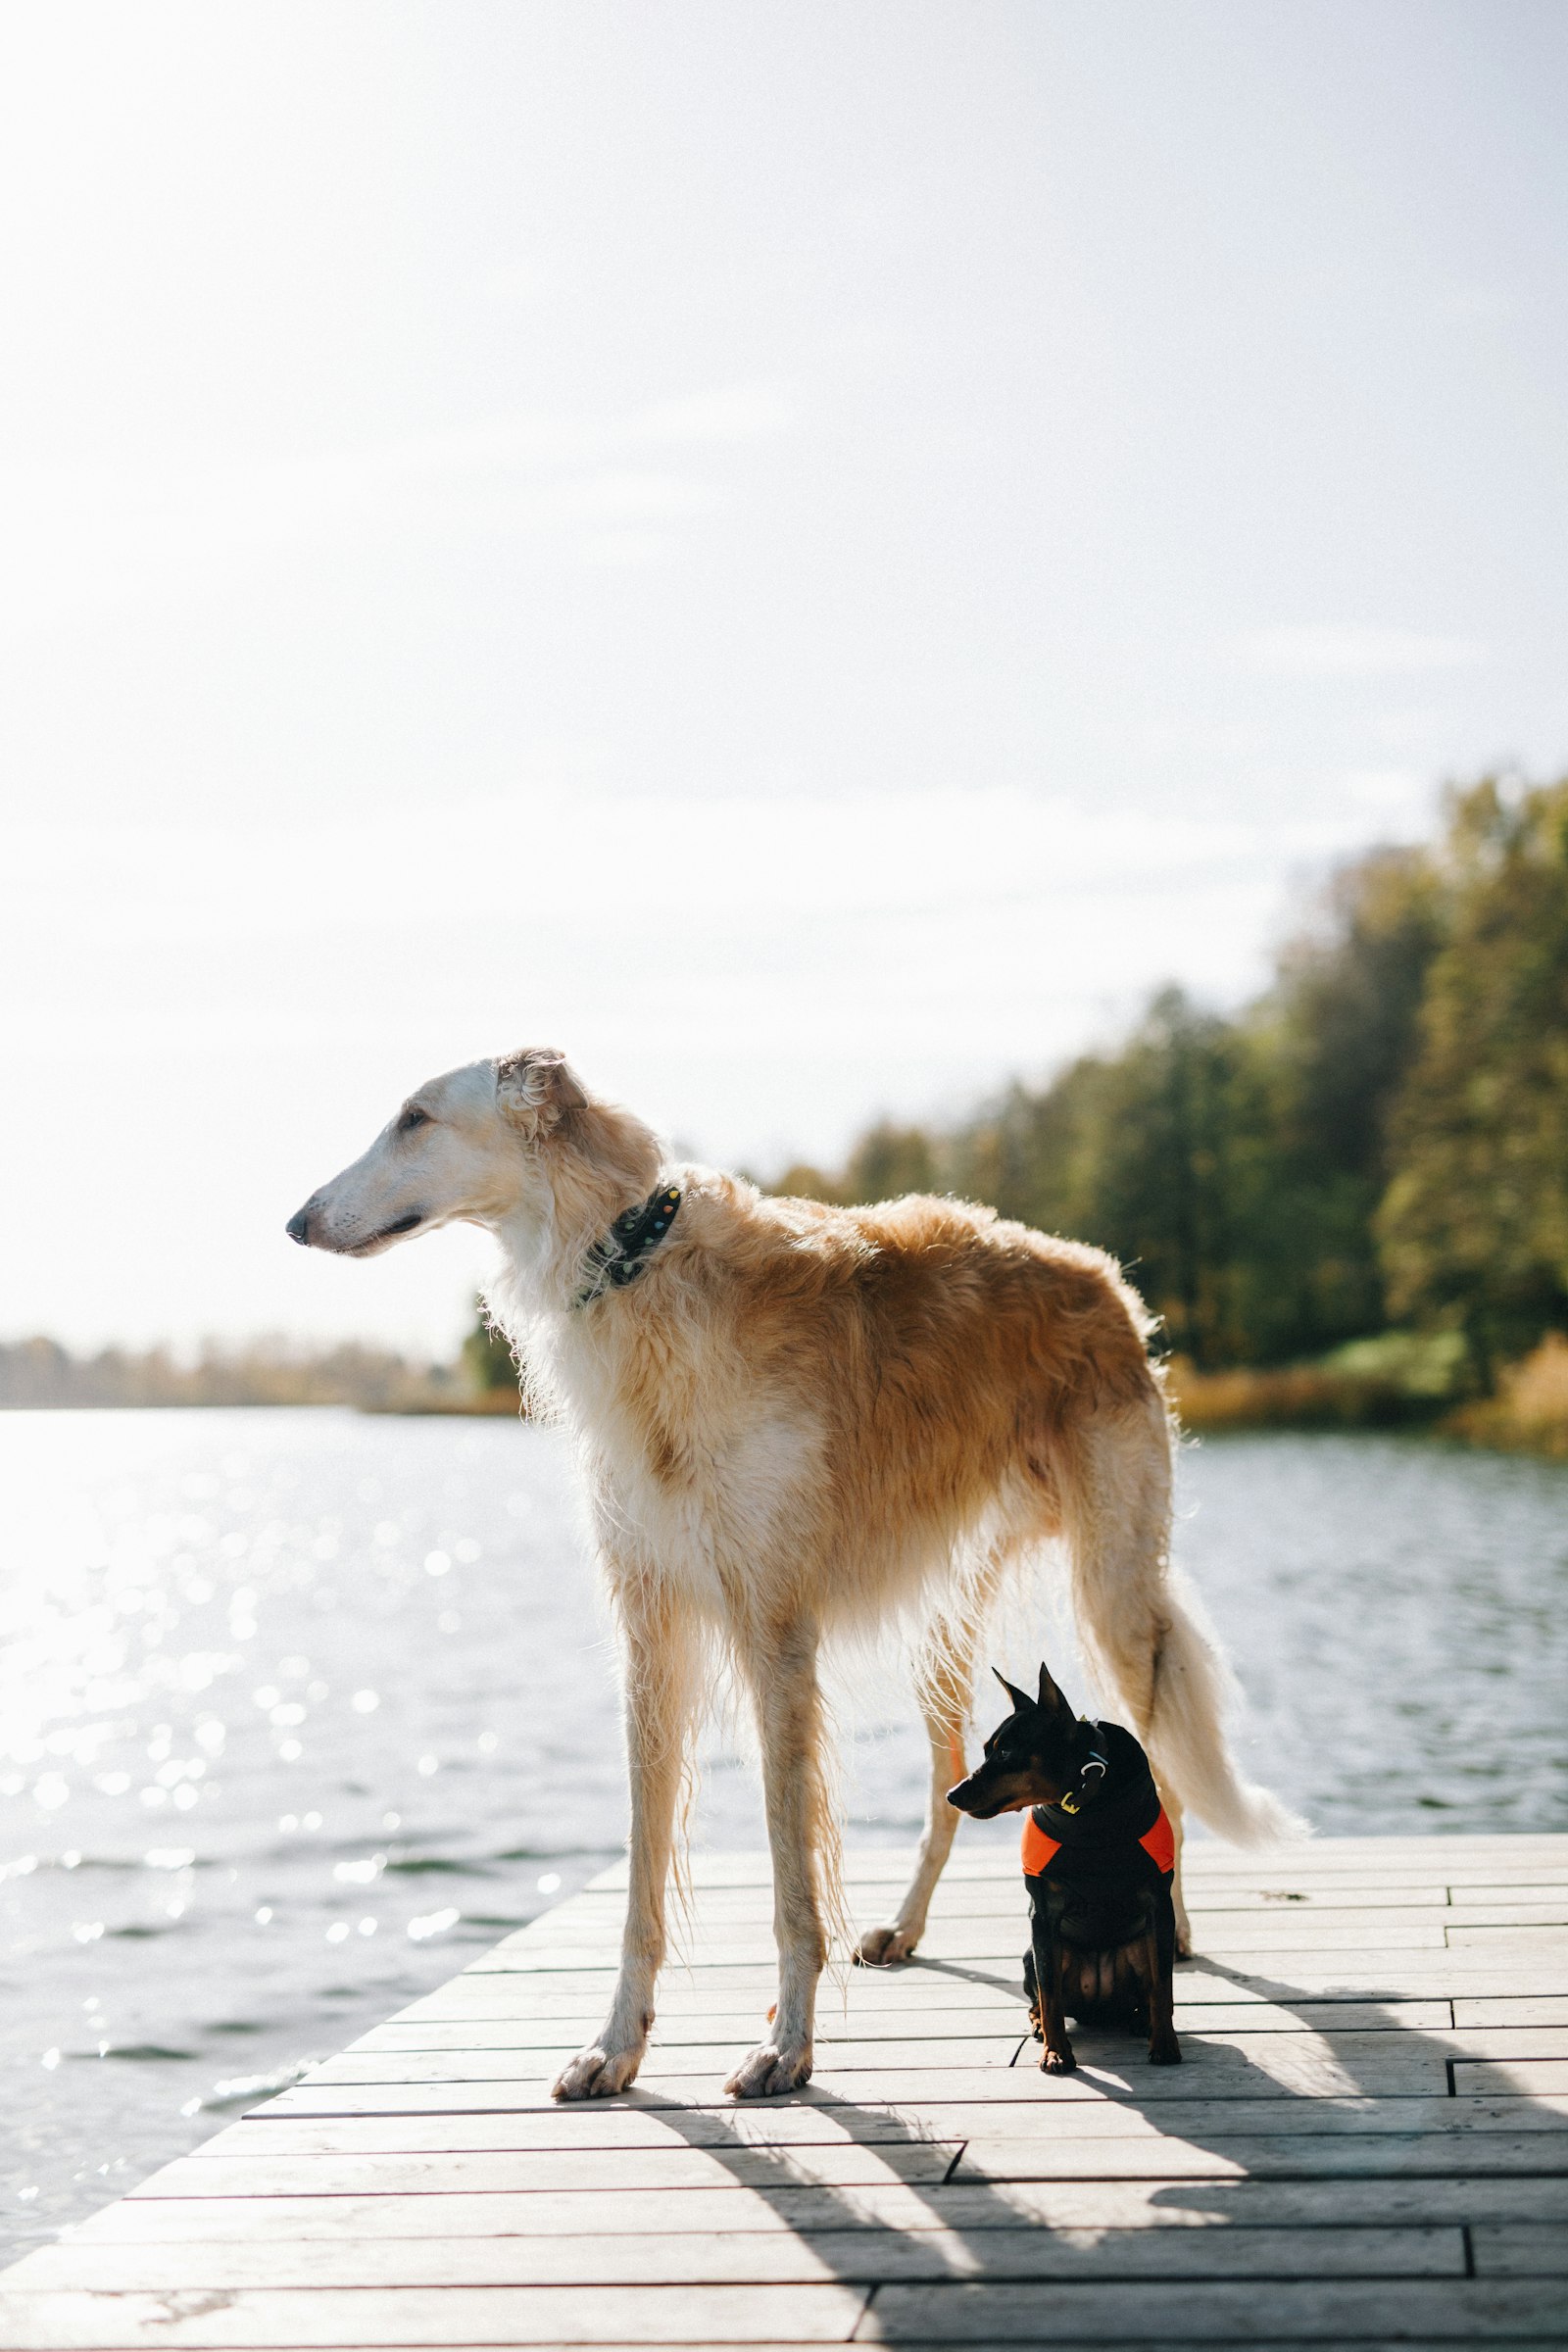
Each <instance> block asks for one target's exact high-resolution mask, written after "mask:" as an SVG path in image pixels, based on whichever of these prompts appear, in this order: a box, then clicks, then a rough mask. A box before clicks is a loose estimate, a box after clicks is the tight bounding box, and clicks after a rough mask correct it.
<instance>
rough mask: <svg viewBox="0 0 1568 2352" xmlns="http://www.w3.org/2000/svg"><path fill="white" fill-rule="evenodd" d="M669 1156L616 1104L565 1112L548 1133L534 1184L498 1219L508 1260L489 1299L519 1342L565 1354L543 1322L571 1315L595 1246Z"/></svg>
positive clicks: (642, 1196)
mask: <svg viewBox="0 0 1568 2352" xmlns="http://www.w3.org/2000/svg"><path fill="white" fill-rule="evenodd" d="M663 1164H664V1153H663V1150H662V1146H661V1144H660V1140H659V1138H658V1136H656V1135H655V1133H654V1131H653V1129H652V1128H651V1127H649V1126H647V1125H645V1124H644V1122H643V1121H642V1120H641V1119H639V1118H636V1117H634V1116H633V1114H632V1113H631V1112H630V1111H629V1110H620V1109H618V1108H616V1107H615V1106H614V1105H613V1104H612V1103H587V1104H585V1105H584V1106H583V1107H582V1108H580V1109H576V1110H570V1111H567V1112H566V1113H565V1114H564V1116H563V1117H562V1118H561V1119H560V1121H559V1122H558V1124H557V1125H556V1126H555V1128H554V1129H553V1130H552V1131H551V1133H550V1134H549V1135H548V1136H546V1137H545V1138H543V1139H542V1141H541V1142H540V1144H539V1146H538V1147H537V1149H536V1151H535V1152H533V1153H532V1154H531V1155H530V1164H529V1169H528V1176H529V1182H528V1185H527V1187H526V1191H525V1192H523V1193H522V1194H520V1195H519V1198H518V1201H517V1202H516V1205H515V1208H514V1209H512V1210H511V1211H510V1212H509V1213H508V1214H507V1215H506V1216H504V1217H502V1218H501V1219H499V1220H498V1222H497V1224H496V1227H495V1232H496V1238H497V1240H498V1241H499V1242H500V1244H501V1250H502V1258H503V1264H502V1269H501V1272H500V1274H499V1276H498V1277H497V1279H496V1280H495V1281H494V1282H493V1283H492V1284H491V1286H490V1289H489V1294H488V1297H489V1303H490V1307H491V1310H492V1312H493V1313H494V1314H495V1315H496V1317H497V1320H498V1321H499V1322H500V1323H501V1325H502V1327H503V1329H504V1330H505V1331H506V1332H507V1333H508V1335H509V1336H510V1337H511V1338H512V1339H513V1341H514V1342H515V1343H516V1344H517V1345H518V1346H519V1347H523V1346H525V1345H529V1344H530V1343H532V1345H533V1346H537V1345H539V1343H540V1342H543V1343H544V1346H545V1351H546V1352H547V1353H548V1355H549V1356H550V1357H551V1358H555V1357H556V1356H558V1355H559V1353H560V1349H559V1348H558V1346H557V1345H556V1344H555V1340H556V1337H557V1335H555V1334H552V1333H551V1332H549V1331H548V1329H546V1328H543V1327H546V1326H548V1325H550V1324H552V1323H555V1322H557V1321H559V1320H561V1319H563V1318H566V1317H569V1316H570V1314H571V1309H572V1301H573V1300H574V1299H575V1298H576V1297H577V1294H578V1292H579V1290H580V1289H581V1286H582V1281H583V1272H584V1267H585V1265H586V1262H587V1258H588V1252H589V1250H591V1249H592V1248H593V1245H594V1244H595V1243H596V1242H598V1241H601V1240H602V1239H603V1238H604V1236H605V1235H606V1234H607V1233H608V1232H609V1231H610V1228H611V1226H612V1225H613V1223H614V1221H615V1219H616V1218H617V1217H618V1216H619V1215H620V1214H621V1213H622V1211H623V1210H625V1209H628V1208H631V1207H634V1206H635V1205H636V1203H637V1202H638V1201H645V1200H646V1199H647V1197H648V1195H649V1194H650V1193H651V1192H652V1191H653V1189H654V1187H655V1185H656V1184H657V1183H658V1181H659V1175H660V1170H661V1169H662V1166H663ZM530 1351H531V1350H530Z"/></svg>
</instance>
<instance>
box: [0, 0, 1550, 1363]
mask: <svg viewBox="0 0 1568 2352" xmlns="http://www.w3.org/2000/svg"><path fill="white" fill-rule="evenodd" d="M0 55H3V58H4V62H5V66H6V71H5V73H3V74H0V186H3V188H4V191H5V197H6V202H5V204H4V226H3V228H0V287H3V290H4V299H5V302H6V306H7V317H8V321H9V324H10V328H11V335H10V341H11V348H12V354H13V364H12V366H11V368H9V369H8V370H7V371H6V374H5V377H4V379H3V380H0V498H3V500H4V511H5V514H6V528H5V532H4V536H3V542H0V645H3V647H4V659H5V661H6V667H7V686H6V691H5V694H4V696H3V697H0V774H3V775H4V776H5V777H6V779H7V784H8V790H7V793H6V796H5V807H4V810H3V812H0V912H3V917H4V923H3V939H4V946H3V950H0V953H3V955H4V956H5V975H6V983H5V998H4V1002H5V1007H6V1009H5V1013H4V1017H3V1021H0V1059H3V1062H4V1084H5V1089H6V1101H7V1105H8V1108H9V1111H10V1114H11V1115H10V1121H9V1130H10V1136H11V1146H10V1149H9V1150H8V1152H6V1153H5V1154H4V1155H3V1156H0V1210H3V1216H4V1231H5V1234H6V1237H7V1239H6V1245H5V1259H4V1268H3V1279H0V1337H7V1338H9V1337H16V1336H21V1335H22V1334H24V1333H27V1332H32V1331H44V1332H48V1333H50V1334H52V1335H53V1336H55V1337H58V1338H60V1339H61V1340H63V1341H65V1342H66V1343H67V1344H68V1345H72V1346H73V1347H82V1346H93V1345H96V1344H98V1343H100V1342H101V1341H104V1340H116V1341H120V1342H123V1343H126V1344H129V1345H142V1344H145V1343H146V1342H148V1341H152V1340H157V1339H166V1338H167V1339H172V1340H173V1341H174V1342H176V1343H189V1342H190V1341H192V1340H193V1339H196V1338H198V1337H200V1336H202V1335H204V1334H209V1333H210V1334H214V1335H217V1336H220V1337H224V1338H233V1339H242V1338H244V1337H246V1336H247V1335H250V1334H253V1333H259V1332H270V1331H283V1332H287V1333H291V1334H294V1335H296V1336H298V1337H300V1338H302V1339H313V1338H319V1339H329V1338H331V1337H334V1336H339V1335H341V1336H356V1337H363V1338H365V1339H367V1340H370V1341H381V1342H387V1343H391V1344H394V1345H399V1346H402V1347H404V1348H409V1349H411V1350H414V1351H417V1352H425V1351H430V1352H434V1353H441V1354H444V1353H446V1352H448V1350H449V1349H450V1348H451V1346H452V1344H453V1343H454V1341H455V1339H456V1337H457V1334H458V1332H459V1331H460V1329H461V1327H462V1325H463V1323H464V1321H465V1320H466V1308H467V1300H468V1298H469V1295H470V1293H471V1290H472V1288H473V1285H474V1282H475V1280H476V1278H477V1277H478V1276H479V1275H480V1274H481V1273H482V1271H483V1269H484V1267H485V1265H486V1263H487V1258H488V1246H487V1244H486V1243H485V1241H484V1239H483V1237H481V1236H478V1235H468V1234H457V1233H453V1234H448V1235H445V1236H441V1237H437V1238H433V1239H431V1240H429V1241H426V1242H424V1243H422V1244H420V1245H419V1246H418V1247H417V1248H414V1249H409V1250H402V1251H399V1252H397V1253H395V1254H394V1255H393V1256H391V1257H389V1258H387V1259H385V1260H380V1261H377V1262H376V1263H374V1264H372V1265H358V1264H341V1263H335V1262H333V1261H329V1260H326V1259H324V1258H321V1257H319V1256H317V1255H314V1254H313V1255H311V1256H306V1255H305V1253H303V1252H300V1251H298V1250H293V1249H292V1248H291V1247H290V1245H289V1244H288V1242H287V1241H286V1240H285V1238H284V1236H283V1232H282V1226H283V1220H284V1219H285V1218H286V1216H287V1215H288V1214H289V1212H290V1211H291V1210H292V1209H293V1208H294V1207H296V1206H297V1205H298V1203H299V1201H301V1200H302V1199H303V1198H304V1196H305V1195H306V1193H308V1192H309V1191H310V1190H311V1189H312V1188H313V1187H314V1186H315V1185H316V1184H317V1183H319V1182H320V1181H321V1180H322V1179H324V1178H325V1177H326V1176H328V1175H329V1174H331V1173H332V1172H333V1171H334V1170H336V1169H337V1168H338V1167H340V1166H341V1165H342V1164H343V1163H344V1162H345V1161H347V1160H348V1159H350V1158H351V1157H353V1156H354V1155H355V1154H357V1153H358V1152H359V1151H360V1150H362V1149H363V1147H364V1145H365V1144H366V1143H367V1142H368V1139H369V1137H370V1135H371V1134H372V1133H373V1132H374V1130H375V1129H376V1128H377V1127H379V1125H380V1124H381V1123H382V1121H383V1120H384V1119H385V1118H386V1116H387V1115H388V1114H389V1112H390V1111H391V1110H392V1108H393V1107H394V1106H395V1104H396V1103H397V1101H398V1100H399V1098H400V1097H401V1095H402V1094H403V1093H405V1092H406V1091H407V1090H408V1089H409V1087H410V1086H412V1085H413V1084H415V1083H416V1082H417V1081H418V1080H419V1079H420V1078H422V1077H424V1076H427V1075H429V1074H431V1073H432V1072H433V1071H435V1070H438V1069H441V1068H444V1067H448V1066H451V1065H452V1064H454V1063H457V1062H461V1061H465V1060H468V1059H471V1058H472V1057H473V1056H474V1055H476V1054H482V1053H486V1052H492V1051H499V1050H504V1049H507V1048H509V1047H512V1046H515V1045H518V1044H523V1043H530V1042H533V1043H544V1042H549V1043H553V1044H558V1045H560V1046H562V1047H564V1049H565V1050H566V1051H567V1052H568V1053H569V1054H571V1055H572V1057H573V1059H574V1060H575V1061H576V1062H577V1063H578V1064H579V1066H580V1067H581V1068H582V1069H583V1071H584V1073H585V1075H586V1076H587V1077H588V1078H589V1079H590V1080H591V1081H592V1082H594V1083H595V1084H597V1085H599V1086H601V1087H603V1088H604V1089H605V1090H606V1091H609V1092H612V1093H613V1094H616V1095H618V1096H620V1097H622V1098H624V1099H626V1100H628V1101H630V1102H632V1103H635V1104H636V1106H637V1107H638V1108H640V1109H642V1110H643V1111H645V1113H646V1114H647V1115H648V1116H649V1117H650V1118H652V1119H653V1120H654V1121H655V1122H656V1123H657V1124H659V1125H660V1126H661V1127H662V1128H663V1129H664V1130H665V1131H667V1132H669V1133H671V1134H672V1135H674V1136H675V1137H676V1138H678V1139H679V1140H680V1141H681V1143H682V1144H683V1145H685V1146H687V1147H689V1148H691V1149H693V1150H694V1151H696V1152H699V1153H700V1154H701V1155H703V1156H705V1157H709V1158H711V1159H714V1160H717V1161H719V1162H727V1163H731V1164H733V1163H734V1162H736V1161H745V1162H747V1163H749V1164H751V1165H752V1166H754V1167H758V1168H761V1169H764V1170H765V1169H773V1168H777V1167H779V1166H781V1165H782V1164H783V1163H784V1162H785V1161H786V1160H787V1159H788V1158H789V1157H791V1156H793V1155H797V1154H800V1155H807V1156H812V1157H816V1158H820V1159H824V1160H827V1161H831V1160H833V1159H834V1158H836V1157H837V1156H838V1155H839V1154H841V1153H842V1152H843V1150H844V1148H845V1146H846V1145H847V1144H848V1142H849V1141H850V1139H851V1137H852V1135H853V1134H854V1133H855V1132H856V1130H857V1129H858V1128H860V1127H861V1126H863V1125H864V1124H866V1123H868V1122H869V1121H870V1120H871V1119H872V1118H874V1117H875V1116H877V1115H878V1114H881V1113H890V1114H893V1115H896V1116H907V1117H922V1118H928V1117H932V1116H937V1117H940V1116H944V1115H949V1114H956V1113H961V1112H962V1111H963V1110H964V1109H966V1108H968V1107H970V1106H971V1105H972V1104H973V1103H976V1102H977V1101H979V1100H981V1099H983V1098H984V1097H985V1096H986V1095H987V1093H989V1092H990V1091H992V1090H993V1089H994V1088H996V1087H997V1086H998V1085H1000V1084H1001V1083H1002V1082H1004V1081H1005V1079H1006V1078H1007V1077H1009V1076H1011V1075H1014V1074H1020V1075H1024V1076H1026V1077H1031V1078H1039V1077H1041V1076H1043V1075H1044V1074H1046V1073H1047V1072H1049V1071H1050V1070H1051V1069H1052V1068H1053V1067H1054V1066H1056V1065H1058V1064H1059V1063H1060V1062H1062V1061H1063V1060H1065V1059H1066V1058H1068V1057H1069V1056H1070V1055H1071V1054H1074V1053H1076V1052H1078V1051H1080V1050H1082V1049H1083V1048H1084V1047H1085V1046H1087V1045H1090V1044H1093V1043H1097V1042H1108V1041H1111V1040H1113V1039H1115V1038H1116V1037H1117V1036H1119V1035H1120V1034H1121V1032H1122V1031H1123V1030H1124V1029H1125V1027H1126V1026H1127V1024H1128V1023H1129V1022H1130V1021H1131V1020H1132V1019H1133V1018H1135V1017H1136V1014H1137V1012H1138V1010H1139V1008H1140V1006H1141V1005H1142V1003H1143V1002H1144V1001H1145V1000H1146V998H1147V996H1148V995H1149V993H1150V992H1151V991H1152V989H1153V988H1154V987H1156V986H1157V985H1159V984H1160V983H1161V982H1163V981H1166V980H1170V979H1173V980H1177V981H1180V982H1182V983H1183V984H1184V985H1186V986H1188V987H1190V988H1191V989H1192V990H1193V991H1194V992H1195V993H1196V994H1197V995H1199V996H1200V997H1201V998H1203V999H1205V1000H1207V1001H1209V1002H1212V1003H1214V1004H1215V1005H1220V1006H1222V1007H1229V1006H1232V1005H1236V1004H1238V1003H1240V1002H1241V1001H1243V1000H1245V999H1246V998H1247V997H1248V996H1249V995H1250V994H1251V993H1253V992H1254V991H1255V990H1256V989H1257V988H1258V987H1259V986H1260V985H1261V984H1262V983H1263V981H1264V980H1265V979H1266V976H1267V970H1268V961H1269V956H1270V953H1271V950H1272V949H1273V948H1274V946H1275V945H1276V944H1277V943H1278V941H1279V939H1280V938H1281V937H1282V936H1283V934H1284V933H1285V932H1286V930H1288V929H1289V927H1290V925H1291V922H1292V919H1293V912H1292V910H1293V907H1294V908H1299V906H1300V904H1301V902H1302V899H1303V897H1304V894H1305V893H1306V892H1307V891H1308V890H1309V889H1310V887H1311V885H1312V883H1313V881H1314V879H1315V878H1316V877H1319V876H1321V875H1322V874H1323V872H1324V871H1326V869H1327V867H1328V866H1329V865H1330V864H1331V863H1332V862H1333V861H1334V860H1335V859H1336V858H1340V857H1343V856H1345V855H1348V854H1351V853H1353V852H1355V851H1357V850H1359V849H1362V848H1364V847H1366V846H1368V845H1369V844H1370V843H1372V842H1374V841H1377V840H1380V839H1390V838H1393V839H1413V838H1424V837H1427V836H1429V835H1430V834H1431V833H1432V832H1433V831H1434V829H1435V824H1436V808H1437V800H1438V794H1439V790H1440V787H1441V785H1442V784H1443V782H1444V781H1445V780H1446V779H1450V778H1453V779H1466V778H1469V777H1472V776H1474V775H1476V774H1479V773H1481V772H1482V771H1484V770H1486V769H1488V768H1495V767H1499V766H1515V767H1520V768H1523V769H1526V770H1528V771H1529V772H1531V773H1532V774H1535V775H1538V776H1546V775H1551V774H1554V773H1559V772H1561V771H1562V770H1563V769H1564V767H1568V667H1565V665H1564V662H1563V660H1562V648H1563V646H1564V643H1565V642H1568V576H1565V573H1564V568H1563V565H1562V563H1561V548H1562V546H1563V544H1564V542H1565V538H1568V532H1565V527H1564V526H1565V523H1568V514H1565V512H1564V510H1565V507H1568V496H1565V486H1564V468H1563V426H1564V417H1563V407H1564V395H1563V385H1564V383H1565V382H1568V366H1565V360H1568V353H1565V351H1564V342H1565V335H1564V319H1565V310H1564V303H1563V278H1564V271H1565V268H1568V263H1565V258H1564V257H1565V254H1568V158H1565V154H1564V148H1563V142H1562V140H1561V137H1560V128H1559V125H1560V120H1561V111H1562V103H1563V99H1564V95H1565V93H1568V71H1565V69H1568V20H1565V19H1563V18H1562V17H1561V16H1554V15H1552V14H1550V13H1549V12H1544V11H1540V10H1537V9H1534V8H1531V7H1529V6H1526V5H1522V4H1512V5H1510V4H1508V0H1501V4H1499V0H1478V4H1472V0H1410V4H1408V5H1406V4H1405V0H1376V4H1375V5H1371V6H1366V5H1348V4H1344V0H1324V4H1323V5H1313V6H1306V5H1292V4H1289V0H1286V4H1282V5H1280V6H1278V7H1276V8H1274V9H1271V10H1268V11H1259V10H1256V9H1254V8H1251V7H1250V6H1247V5H1245V0H1190V4H1188V5H1175V6H1172V5H1164V4H1161V5H1152V4H1146V0H1070V4H1062V5H1051V4H1050V0H1031V4H1030V5H1022V4H1019V0H969V4H966V5H963V6H958V5H948V4H943V5H935V4H932V0H899V4H898V5H892V4H891V0H889V4H886V5H883V4H879V0H867V5H865V6H863V7H861V8H859V9H857V10H855V11H853V12H847V11H843V10H841V9H837V8H833V7H829V6H826V5H812V4H810V0H801V4H799V5H792V6H791V7H789V8H788V9H784V8H781V7H778V6H776V5H747V4H745V0H739V4H735V0H730V4H726V5H724V6H719V5H717V4H716V0H714V4H713V5H708V4H706V0H702V4H700V0H680V4H679V5H675V6H672V7H670V8H668V9H665V10H663V11H660V12H630V11H627V12H603V11H599V10H593V9H589V8H584V7H581V6H577V5H566V4H562V5H555V4H553V0H536V4H535V5H532V6H530V7H529V8H528V9H527V10H525V11H523V10H516V9H513V8H509V7H506V6H504V5H500V4H492V0H452V4H451V5H449V6H447V7H445V8H444V9H442V10H441V11H439V12H432V11H428V10H425V9H422V8H419V7H413V6H405V5H399V4H398V0H385V4H381V0H378V4H377V5H375V6H373V7H372V6H368V5H361V4H359V0H344V5H341V6H339V7H338V8H336V9H334V10H332V11H330V12H321V11H319V10H314V9H311V8H308V7H305V6H302V5H290V4H287V0H282V4H278V5H269V6H267V7H265V8H264V7H261V6H259V5H250V4H249V0H236V4H235V5H233V6H230V7H228V8H225V9H224V10H223V11H221V12H213V11H208V10H204V9H201V8H199V7H195V6H172V5H171V6H160V5H156V4H149V5H147V6H144V7H143V8H140V9H138V10H137V11H136V12H134V14H133V15H127V14H126V13H124V12H122V11H118V10H116V9H114V8H111V7H107V6H105V7H98V6H83V5H73V4H72V0H66V4H65V5H63V6H61V7H59V8H56V9H54V10H51V11H50V12H48V13H47V14H44V13H42V12H33V13H31V14H29V15H28V16H27V17H25V18H24V17H23V16H21V15H17V16H14V17H13V19H12V20H11V21H10V23H9V25H8V26H7V28H6V30H5V32H4V34H3V36H0Z"/></svg>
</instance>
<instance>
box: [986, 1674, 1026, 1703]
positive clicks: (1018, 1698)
mask: <svg viewBox="0 0 1568 2352" xmlns="http://www.w3.org/2000/svg"><path fill="white" fill-rule="evenodd" d="M991 1671H992V1673H993V1674H994V1675H995V1676H996V1678H997V1680H998V1682H999V1683H1000V1684H1001V1685H1002V1688H1003V1689H1004V1691H1005V1692H1006V1693H1007V1696H1008V1697H1009V1698H1010V1699H1011V1701H1012V1703H1013V1705H1014V1706H1015V1707H1032V1706H1033V1705H1034V1703H1035V1702H1034V1700H1033V1699H1032V1698H1031V1697H1030V1695H1029V1693H1028V1691H1019V1690H1015V1689H1014V1687H1013V1685H1012V1684H1011V1683H1009V1682H1008V1680H1007V1678H1006V1676H1005V1674H1004V1673H1003V1672H1002V1670H1001V1668H1000V1667H997V1666H993V1667H992V1669H991Z"/></svg>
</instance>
